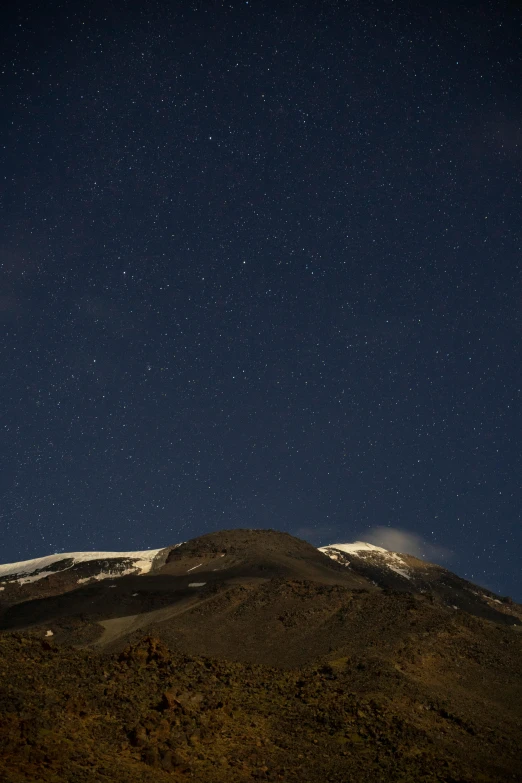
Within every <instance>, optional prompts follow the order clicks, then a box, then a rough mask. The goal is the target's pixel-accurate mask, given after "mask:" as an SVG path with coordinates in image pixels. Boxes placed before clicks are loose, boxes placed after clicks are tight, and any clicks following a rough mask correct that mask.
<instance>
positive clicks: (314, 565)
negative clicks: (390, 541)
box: [0, 530, 522, 783]
mask: <svg viewBox="0 0 522 783" xmlns="http://www.w3.org/2000/svg"><path fill="white" fill-rule="evenodd" d="M322 550H326V551H322ZM57 558H58V559H57ZM37 561H38V559H36V561H35V560H33V561H26V562H25V563H17V564H14V569H13V568H12V567H11V566H12V564H7V565H6V566H3V567H1V568H0V585H1V586H3V587H4V590H3V591H1V592H0V747H2V749H3V751H4V752H3V754H0V780H2V782H3V781H5V782H6V783H22V782H23V783H26V781H27V780H31V781H34V782H35V783H58V782H59V783H88V781H93V780H94V781H96V782H97V781H100V783H101V781H104V780H107V779H109V780H111V783H136V782H137V781H139V782H140V783H151V782H152V781H153V780H154V783H169V782H170V783H182V781H185V780H187V779H196V780H198V781H199V783H247V782H248V783H252V782H253V781H283V782H284V783H302V781H303V780H306V781H307V783H325V782H328V783H346V781H347V780H357V781H358V783H374V781H376V782H377V783H390V782H391V783H501V782H502V783H505V781H508V780H512V781H517V780H521V779H522V761H521V758H520V747H521V745H522V731H521V729H520V727H521V726H522V672H521V670H520V660H521V657H522V633H520V630H521V628H522V607H520V606H519V605H518V604H515V603H503V602H502V599H500V598H499V597H495V596H494V594H492V593H489V591H484V590H483V589H482V588H478V587H477V586H476V585H473V584H472V583H469V582H466V580H462V579H460V578H459V577H457V576H456V575H455V574H452V573H451V572H449V571H447V570H446V569H444V568H443V567H442V566H437V565H434V564H430V563H426V562H425V561H420V560H418V559H417V558H414V557H412V556H410V555H407V554H403V553H393V552H389V551H388V550H384V549H382V548H380V547H376V546H374V545H371V544H365V543H364V542H363V543H362V544H361V542H356V543H354V544H342V543H341V544H332V545H330V546H329V547H325V548H321V549H317V548H316V547H313V546H312V545H311V544H309V543H308V542H306V541H302V540H300V539H297V538H294V537H292V536H290V535H289V534H287V533H280V532H278V531H270V530H257V531H252V530H224V531H218V532H216V533H210V534H207V535H205V536H201V537H199V538H196V539H191V540H190V541H186V542H184V543H182V544H178V545H175V546H172V547H165V548H163V549H157V550H147V551H140V552H125V553H99V552H95V553H67V555H65V556H60V555H55V556H50V559H49V558H47V559H45V558H44V559H42V560H40V562H37ZM13 571H14V573H13ZM22 580H27V581H25V582H24V583H19V582H22Z"/></svg>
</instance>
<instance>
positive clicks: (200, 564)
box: [187, 563, 203, 574]
mask: <svg viewBox="0 0 522 783" xmlns="http://www.w3.org/2000/svg"><path fill="white" fill-rule="evenodd" d="M202 565H203V563H199V564H198V565H197V566H192V568H189V569H188V571H187V574H190V572H191V571H194V569H196V568H199V566H202Z"/></svg>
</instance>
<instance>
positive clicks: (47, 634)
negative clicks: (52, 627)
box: [45, 631, 54, 636]
mask: <svg viewBox="0 0 522 783" xmlns="http://www.w3.org/2000/svg"><path fill="white" fill-rule="evenodd" d="M45 635H46V636H54V633H53V631H46V632H45Z"/></svg>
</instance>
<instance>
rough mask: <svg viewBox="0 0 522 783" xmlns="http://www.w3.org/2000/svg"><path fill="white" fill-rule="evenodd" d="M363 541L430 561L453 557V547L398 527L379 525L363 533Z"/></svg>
mask: <svg viewBox="0 0 522 783" xmlns="http://www.w3.org/2000/svg"><path fill="white" fill-rule="evenodd" d="M360 538H361V540H362V541H368V543H370V544H375V545H376V546H382V547H383V548H384V549H389V550H391V551H392V552H401V553H402V554H404V555H413V556H414V557H418V558H420V559H421V560H429V561H430V562H432V563H433V562H440V561H441V560H443V561H444V560H450V559H451V558H452V557H453V552H452V551H451V549H447V548H446V547H443V546H439V544H432V543H431V542H429V541H426V540H425V539H424V538H422V536H419V535H418V533H410V532H409V531H408V530H401V529H399V528H397V527H385V526H384V525H378V526H377V527H373V528H371V529H370V530H369V531H365V532H364V533H361V535H360Z"/></svg>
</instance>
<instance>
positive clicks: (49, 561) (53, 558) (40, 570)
mask: <svg viewBox="0 0 522 783" xmlns="http://www.w3.org/2000/svg"><path fill="white" fill-rule="evenodd" d="M161 551H162V549H148V550H142V551H138V552H63V553H61V554H56V555H48V556H47V557H36V558H34V559H33V560H21V561H20V562H18V563H5V564H4V565H0V577H2V576H12V577H13V581H15V582H18V584H21V585H24V584H29V583H31V582H37V581H38V580H39V579H44V578H45V577H47V576H51V575H52V574H59V573H63V572H64V571H69V570H70V569H71V568H73V567H74V566H75V565H76V564H77V563H89V562H91V561H92V560H108V561H111V560H119V559H123V560H132V561H133V562H132V565H130V566H129V567H128V568H127V569H125V570H124V571H123V572H120V571H118V570H113V572H112V573H110V574H97V575H96V576H94V577H88V578H86V579H78V584H82V583H83V582H88V581H90V580H91V579H93V578H94V579H106V578H114V576H125V575H126V574H136V572H137V573H139V574H146V573H148V572H149V571H150V569H151V568H152V562H153V560H154V558H155V557H156V555H157V554H158V553H159V552H161ZM62 561H63V562H64V567H63V568H57V569H56V570H48V569H50V568H51V567H52V566H53V565H55V564H57V563H60V562H62ZM71 561H72V562H71ZM65 563H67V565H65ZM109 568H110V566H109Z"/></svg>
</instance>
